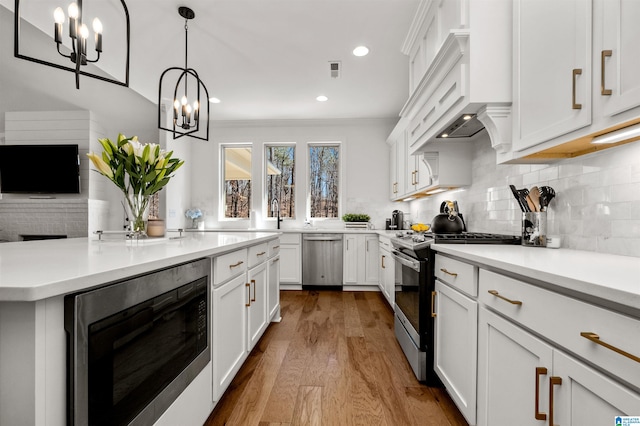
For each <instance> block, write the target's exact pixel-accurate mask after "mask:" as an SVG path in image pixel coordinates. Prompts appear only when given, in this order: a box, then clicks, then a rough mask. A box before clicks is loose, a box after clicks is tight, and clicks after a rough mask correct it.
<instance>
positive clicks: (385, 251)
mask: <svg viewBox="0 0 640 426" xmlns="http://www.w3.org/2000/svg"><path fill="white" fill-rule="evenodd" d="M378 256H379V257H380V261H379V271H378V283H379V287H380V291H381V292H382V294H384V297H385V298H386V299H387V302H389V306H391V309H395V299H396V292H395V286H396V284H395V276H396V273H395V270H396V264H395V261H394V260H393V257H391V242H390V241H389V238H388V237H383V236H380V237H379V245H378Z"/></svg>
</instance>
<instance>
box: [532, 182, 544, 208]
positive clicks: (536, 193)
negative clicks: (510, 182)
mask: <svg viewBox="0 0 640 426" xmlns="http://www.w3.org/2000/svg"><path fill="white" fill-rule="evenodd" d="M529 197H530V198H531V201H532V202H533V205H534V206H535V210H533V211H534V212H539V211H542V210H541V209H540V190H539V189H538V187H537V186H534V187H533V188H531V189H530V190H529Z"/></svg>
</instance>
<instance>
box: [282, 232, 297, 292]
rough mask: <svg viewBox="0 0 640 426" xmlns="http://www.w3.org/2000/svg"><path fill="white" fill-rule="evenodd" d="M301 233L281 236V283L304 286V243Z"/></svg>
mask: <svg viewBox="0 0 640 426" xmlns="http://www.w3.org/2000/svg"><path fill="white" fill-rule="evenodd" d="M301 241H302V240H301V235H300V233H284V234H282V235H280V283H282V284H302V242H301Z"/></svg>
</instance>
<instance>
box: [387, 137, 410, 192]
mask: <svg viewBox="0 0 640 426" xmlns="http://www.w3.org/2000/svg"><path fill="white" fill-rule="evenodd" d="M406 138H407V134H406V131H405V129H404V128H403V127H402V126H401V125H398V126H396V128H395V129H394V131H393V132H392V133H391V135H390V136H389V139H388V140H387V143H388V144H389V152H390V156H389V170H390V179H391V180H390V182H391V188H390V194H389V195H390V198H391V199H392V200H400V199H402V198H403V197H404V195H405V194H406V193H407V187H406V182H407V180H406V176H405V175H406V169H407V162H406V158H407V141H406Z"/></svg>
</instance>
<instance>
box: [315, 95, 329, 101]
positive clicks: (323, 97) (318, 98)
mask: <svg viewBox="0 0 640 426" xmlns="http://www.w3.org/2000/svg"><path fill="white" fill-rule="evenodd" d="M328 100H329V98H327V97H326V96H325V95H320V96H318V97H317V98H316V101H318V102H326V101H328Z"/></svg>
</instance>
